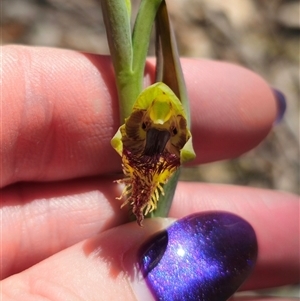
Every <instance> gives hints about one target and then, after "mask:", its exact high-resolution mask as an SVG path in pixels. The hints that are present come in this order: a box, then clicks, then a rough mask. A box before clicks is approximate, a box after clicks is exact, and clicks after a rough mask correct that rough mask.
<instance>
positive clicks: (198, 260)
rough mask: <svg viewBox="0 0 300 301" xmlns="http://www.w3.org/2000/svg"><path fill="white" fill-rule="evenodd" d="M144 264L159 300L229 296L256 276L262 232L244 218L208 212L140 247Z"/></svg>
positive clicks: (187, 219) (176, 225)
mask: <svg viewBox="0 0 300 301" xmlns="http://www.w3.org/2000/svg"><path fill="white" fill-rule="evenodd" d="M139 255H140V257H139V264H140V268H141V271H142V273H143V275H144V277H145V280H146V283H147V285H148V287H149V288H150V290H151V292H152V293H153V295H154V297H155V299H156V300H166V301H171V300H193V301H194V300H199V301H201V300H205V301H209V300H212V301H215V300H218V301H222V300H227V299H228V298H229V297H230V296H231V295H232V294H233V293H234V292H235V291H236V290H237V289H238V288H239V287H240V285H241V284H242V283H243V282H244V281H245V279H246V278H247V277H248V276H249V275H250V273H251V271H252V269H253V267H254V265H255V262H256V258H257V241H256V235H255V232H254V230H253V228H252V227H251V225H250V224H249V223H248V222H246V221H245V220H243V219H242V218H240V217H238V216H236V215H233V214H231V213H226V212H203V213H200V214H194V215H190V216H187V217H185V218H183V219H181V220H178V221H176V222H175V223H174V224H172V225H171V226H170V227H169V228H168V229H167V230H165V231H163V232H161V233H159V234H157V235H156V236H154V237H152V238H151V239H150V241H148V242H146V243H145V244H144V245H143V246H142V248H141V250H140V254H139Z"/></svg>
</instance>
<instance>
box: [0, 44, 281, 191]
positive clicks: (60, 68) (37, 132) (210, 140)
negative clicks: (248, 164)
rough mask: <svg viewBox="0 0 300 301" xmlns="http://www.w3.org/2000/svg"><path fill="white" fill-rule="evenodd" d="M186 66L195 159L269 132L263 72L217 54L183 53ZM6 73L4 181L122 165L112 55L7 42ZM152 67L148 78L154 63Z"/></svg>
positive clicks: (232, 150)
mask: <svg viewBox="0 0 300 301" xmlns="http://www.w3.org/2000/svg"><path fill="white" fill-rule="evenodd" d="M183 69H184V74H185V77H186V82H187V88H188V93H189V97H190V100H191V112H192V123H193V125H192V132H193V136H194V144H195V149H196V153H197V160H196V161H195V162H194V163H195V164H196V163H200V162H208V161H214V160H220V159H225V158H231V157H235V156H237V155H239V154H241V153H243V152H245V151H247V150H249V149H251V148H253V147H254V146H256V145H257V144H258V143H259V142H260V141H261V140H262V139H263V138H264V137H265V136H266V135H267V133H268V132H269V131H270V129H271V126H272V124H273V121H274V119H275V115H276V103H275V100H274V96H273V93H272V91H271V90H270V88H269V87H268V85H267V84H266V83H265V82H264V81H263V80H262V79H261V78H260V77H259V76H257V75H256V74H254V73H252V72H251V71H248V70H246V69H244V68H242V67H239V66H234V65H231V64H226V63H219V62H213V61H200V60H187V59H185V60H183ZM3 73H4V74H3V78H4V79H5V80H4V82H3V88H2V96H3V97H2V111H3V113H2V120H1V121H2V122H1V126H2V138H1V145H2V147H1V161H2V162H5V164H3V166H2V171H1V172H2V178H1V183H0V184H1V185H2V186H4V185H7V184H10V183H14V182H18V181H36V180H38V181H42V180H44V181H49V180H61V179H68V178H75V177H82V176H87V175H89V176H90V175H95V174H101V173H102V174H103V173H107V172H112V171H116V170H120V158H119V157H118V155H117V154H116V153H115V152H114V151H113V150H112V148H111V146H110V139H111V137H112V136H113V135H114V133H115V132H116V130H117V128H118V126H119V117H118V114H119V112H118V105H117V93H116V88H115V82H114V77H113V71H112V67H111V63H110V60H109V58H108V57H103V56H98V55H91V54H82V53H78V52H74V51H68V50H61V49H60V50H58V49H48V48H29V47H21V46H6V47H3ZM146 73H147V78H148V80H147V83H149V82H150V81H151V78H152V77H153V74H154V65H153V64H152V63H149V64H147V68H146ZM149 78H150V79H149ZM16 83H18V89H16V88H15V85H16Z"/></svg>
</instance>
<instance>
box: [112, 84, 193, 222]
mask: <svg viewBox="0 0 300 301" xmlns="http://www.w3.org/2000/svg"><path fill="white" fill-rule="evenodd" d="M111 144H112V146H113V148H114V149H115V150H116V151H117V152H118V153H119V155H120V156H121V157H122V166H123V172H124V174H125V178H124V179H121V180H118V181H117V182H118V183H124V184H125V188H124V190H123V193H122V195H121V197H120V199H121V198H123V197H124V198H125V201H124V203H123V204H122V207H123V206H124V205H126V204H129V205H130V206H131V207H132V212H133V213H134V215H135V216H136V219H137V222H138V224H139V225H140V226H142V222H143V219H144V216H145V215H147V214H148V213H149V212H151V211H153V210H155V209H156V208H157V202H158V200H159V196H160V194H164V184H166V183H167V181H168V179H169V178H170V177H171V176H172V175H173V173H174V172H175V171H176V170H177V168H178V167H179V166H180V165H181V164H182V163H184V162H186V161H188V160H191V159H193V158H194V157H195V153H194V150H193V147H192V136H191V133H190V131H189V129H188V127H187V117H186V114H185V111H184V108H183V106H182V104H181V102H180V100H179V99H178V98H177V96H176V95H175V94H174V93H173V91H172V90H171V89H170V88H169V87H168V86H167V85H165V84H164V83H162V82H158V83H155V84H153V85H151V86H149V87H148V88H146V89H145V90H143V91H142V93H141V94H140V95H139V96H138V98H137V100H136V102H135V103H134V105H133V108H132V112H131V114H130V116H129V117H128V118H126V119H125V124H123V125H122V126H121V127H120V128H119V130H118V132H117V133H116V135H115V136H114V137H113V139H112V141H111Z"/></svg>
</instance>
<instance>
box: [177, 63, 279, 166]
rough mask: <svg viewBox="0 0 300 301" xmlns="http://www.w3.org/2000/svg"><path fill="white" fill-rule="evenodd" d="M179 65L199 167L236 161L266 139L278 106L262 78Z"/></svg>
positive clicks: (234, 68)
mask: <svg viewBox="0 0 300 301" xmlns="http://www.w3.org/2000/svg"><path fill="white" fill-rule="evenodd" d="M183 66H184V73H185V78H186V83H187V88H188V91H189V98H190V100H191V116H192V132H193V133H194V136H195V137H196V138H195V139H194V143H195V145H194V146H195V149H196V150H198V152H197V156H198V159H197V161H198V162H210V161H214V160H220V159H227V158H232V157H235V156H238V155H240V154H242V153H244V152H246V151H248V150H249V149H251V148H253V147H255V146H256V145H257V144H258V143H260V142H261V141H262V140H263V139H264V138H265V137H266V135H267V134H268V133H269V132H270V130H271V128H272V126H273V123H274V120H275V119H276V114H277V104H276V101H275V98H274V94H273V91H272V90H271V88H270V87H269V85H268V84H267V83H266V82H265V80H264V79H263V78H262V77H260V76H259V75H257V74H255V73H254V72H252V71H250V70H248V69H246V68H244V67H241V66H238V65H234V64H230V63H224V62H216V61H206V60H191V59H185V60H184V61H183Z"/></svg>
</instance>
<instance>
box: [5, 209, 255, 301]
mask: <svg viewBox="0 0 300 301" xmlns="http://www.w3.org/2000/svg"><path fill="white" fill-rule="evenodd" d="M256 256H257V243H256V237H255V233H254V231H253V229H252V227H251V226H250V225H249V224H248V223H247V222H246V221H245V220H243V219H241V218H240V217H238V216H236V215H233V214H231V213H225V212H203V213H200V214H193V215H191V216H188V217H185V218H183V219H181V220H178V221H175V222H174V220H171V219H161V218H157V219H150V220H146V221H145V223H144V227H143V228H140V227H139V226H137V224H136V223H130V224H125V225H122V226H119V227H116V228H113V229H110V230H108V231H106V232H103V233H101V234H100V235H99V236H97V237H94V238H91V239H88V240H86V241H83V242H81V243H78V244H76V245H74V246H72V247H70V248H68V249H65V250H64V251H61V252H59V253H57V254H55V255H53V256H52V257H50V258H48V259H46V260H44V261H43V262H40V263H39V264H37V265H35V266H33V267H31V268H30V269H28V270H26V271H24V272H22V273H20V274H16V275H14V276H11V277H9V278H7V279H5V280H4V281H3V283H2V289H3V292H4V293H5V294H6V295H9V296H11V297H13V298H12V299H15V300H21V299H22V300H26V299H27V298H26V297H29V296H31V297H32V295H34V296H43V297H44V298H47V299H48V300H76V301H77V300H85V301H88V300H143V301H146V300H227V299H228V297H229V296H230V295H232V294H233V293H234V292H235V291H236V290H237V289H238V287H239V286H240V285H241V284H242V282H243V281H244V280H245V279H246V278H247V277H248V275H249V274H250V272H251V271H252V268H253V266H254V263H255V260H256Z"/></svg>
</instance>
